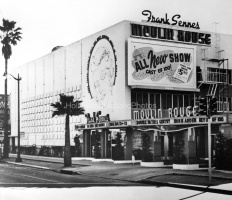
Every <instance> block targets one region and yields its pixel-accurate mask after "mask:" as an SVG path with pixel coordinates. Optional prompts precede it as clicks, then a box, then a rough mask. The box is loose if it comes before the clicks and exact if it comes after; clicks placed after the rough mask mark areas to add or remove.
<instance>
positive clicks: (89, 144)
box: [10, 116, 232, 165]
mask: <svg viewBox="0 0 232 200" xmlns="http://www.w3.org/2000/svg"><path fill="white" fill-rule="evenodd" d="M231 128H232V127H231V123H228V120H227V117H226V116H216V117H214V118H212V121H211V134H210V135H211V151H212V152H211V155H212V156H214V155H215V143H216V140H215V138H216V134H217V133H219V132H223V134H225V135H226V134H230V132H231ZM75 130H76V133H77V134H76V137H75V138H73V139H71V140H75V141H74V144H75V145H72V146H71V155H72V157H84V158H86V157H87V158H95V159H99V160H106V159H110V160H114V161H132V160H133V159H135V160H141V161H142V162H157V163H158V162H162V163H163V164H164V165H172V164H175V163H177V164H204V163H207V160H208V118H207V117H201V116H200V117H199V116H198V117H184V118H169V119H143V120H121V121H105V122H98V123H89V124H81V125H80V124H79V125H76V126H75ZM10 152H12V153H16V152H17V145H15V146H14V148H13V147H11V151H10ZM21 154H25V155H38V156H51V157H63V156H64V146H63V145H54V146H48V145H47V146H41V145H38V144H36V143H35V144H34V145H31V146H28V145H27V146H24V145H21Z"/></svg>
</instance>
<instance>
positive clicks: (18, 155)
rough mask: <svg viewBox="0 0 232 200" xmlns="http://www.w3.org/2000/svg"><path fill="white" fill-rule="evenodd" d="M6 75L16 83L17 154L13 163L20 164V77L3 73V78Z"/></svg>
mask: <svg viewBox="0 0 232 200" xmlns="http://www.w3.org/2000/svg"><path fill="white" fill-rule="evenodd" d="M7 75H10V76H12V77H13V78H14V79H15V80H16V81H18V153H17V158H16V160H15V162H22V158H21V157H20V89H19V85H20V84H19V82H20V81H21V80H22V78H21V77H19V74H18V78H16V77H14V76H13V75H12V74H6V73H4V74H3V76H5V77H7Z"/></svg>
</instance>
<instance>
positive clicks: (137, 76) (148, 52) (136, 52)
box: [128, 38, 196, 90]
mask: <svg viewBox="0 0 232 200" xmlns="http://www.w3.org/2000/svg"><path fill="white" fill-rule="evenodd" d="M128 85H130V86H137V87H139V86H150V87H149V88H151V87H152V88H154V89H171V88H173V89H185V90H188V89H189V90H195V89H196V47H195V46H193V45H184V44H177V43H169V42H160V41H151V40H142V39H133V38H130V39H129V40H128Z"/></svg>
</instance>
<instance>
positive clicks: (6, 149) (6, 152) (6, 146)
mask: <svg viewBox="0 0 232 200" xmlns="http://www.w3.org/2000/svg"><path fill="white" fill-rule="evenodd" d="M5 75H6V79H5V109H4V149H3V157H4V158H8V157H9V138H8V107H7V103H8V98H7V59H5Z"/></svg>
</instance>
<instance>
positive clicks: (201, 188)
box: [138, 180, 232, 195]
mask: <svg viewBox="0 0 232 200" xmlns="http://www.w3.org/2000/svg"><path fill="white" fill-rule="evenodd" d="M138 183H142V184H147V185H154V186H167V187H174V188H180V189H188V190H196V191H202V192H203V193H205V192H210V193H217V194H226V195H232V191H230V190H223V189H215V188H209V187H210V186H207V187H205V186H194V185H187V184H176V183H163V182H157V181H152V182H151V181H146V180H143V181H138Z"/></svg>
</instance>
